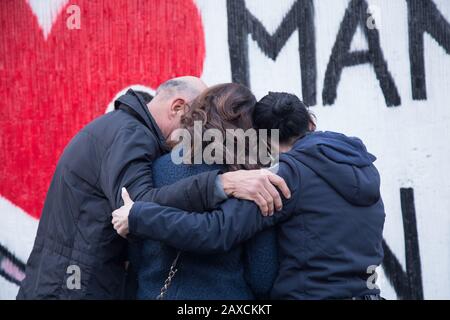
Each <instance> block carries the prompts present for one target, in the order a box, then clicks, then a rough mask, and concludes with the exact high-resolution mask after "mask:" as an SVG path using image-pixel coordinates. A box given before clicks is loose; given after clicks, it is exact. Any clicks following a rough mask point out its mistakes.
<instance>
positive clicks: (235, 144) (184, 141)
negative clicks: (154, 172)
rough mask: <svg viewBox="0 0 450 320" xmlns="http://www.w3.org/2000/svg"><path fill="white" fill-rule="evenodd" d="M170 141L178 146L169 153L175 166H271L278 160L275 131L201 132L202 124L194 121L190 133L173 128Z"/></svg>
mask: <svg viewBox="0 0 450 320" xmlns="http://www.w3.org/2000/svg"><path fill="white" fill-rule="evenodd" d="M171 138H172V139H173V140H174V141H177V142H178V144H177V145H176V146H175V147H174V149H173V150H172V153H171V159H172V162H173V163H175V164H182V163H183V164H202V163H205V164H219V165H260V166H273V165H275V164H276V163H277V162H278V157H279V148H278V146H279V130H278V129H271V130H266V129H259V130H256V129H248V130H243V129H226V130H225V132H222V131H221V130H219V129H212V128H211V129H206V130H203V123H202V121H194V127H193V134H192V133H191V131H190V130H188V129H183V128H180V129H177V130H175V131H174V133H173V134H172V136H171Z"/></svg>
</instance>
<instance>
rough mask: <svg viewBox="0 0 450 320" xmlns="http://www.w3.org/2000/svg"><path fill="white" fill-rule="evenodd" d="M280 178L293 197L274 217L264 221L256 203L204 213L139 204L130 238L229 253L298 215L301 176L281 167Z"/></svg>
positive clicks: (239, 203)
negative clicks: (297, 178)
mask: <svg viewBox="0 0 450 320" xmlns="http://www.w3.org/2000/svg"><path fill="white" fill-rule="evenodd" d="M281 168H284V170H281ZM282 171H283V172H282ZM279 174H280V176H282V177H283V178H285V180H286V182H287V183H288V186H289V188H290V189H291V194H292V196H291V198H290V199H289V200H286V199H284V201H283V209H282V210H281V211H279V212H276V213H275V214H274V215H273V216H271V217H263V216H262V215H261V212H260V210H259V208H258V207H257V206H256V205H255V204H254V203H253V202H251V201H246V200H239V199H229V200H227V201H225V202H224V203H223V204H221V205H220V207H219V209H217V210H214V211H212V212H203V213H198V212H194V213H189V212H187V211H183V210H180V209H175V208H171V207H164V206H160V205H158V204H156V203H149V202H147V203H146V202H136V203H134V205H133V207H132V209H131V212H130V215H129V230H130V234H131V235H132V236H138V237H147V238H149V239H152V240H156V241H161V242H164V243H165V244H167V245H170V246H172V247H175V248H177V249H180V250H184V251H191V252H196V253H217V252H225V251H228V250H230V249H231V248H233V247H234V246H235V245H237V244H239V243H241V242H243V241H246V240H248V239H249V238H251V237H252V236H254V235H255V234H256V233H257V232H259V231H261V230H263V229H265V228H268V227H271V226H273V225H275V224H276V223H278V222H281V221H284V220H285V219H287V218H289V217H290V216H291V215H292V214H293V213H294V212H295V211H296V207H297V199H298V198H297V197H298V191H297V190H298V189H299V188H297V185H296V183H299V180H298V181H297V182H295V181H294V180H295V179H296V178H295V177H298V175H297V174H296V173H295V172H292V169H291V168H289V167H288V166H286V165H285V166H280V172H279ZM142 217H145V218H142Z"/></svg>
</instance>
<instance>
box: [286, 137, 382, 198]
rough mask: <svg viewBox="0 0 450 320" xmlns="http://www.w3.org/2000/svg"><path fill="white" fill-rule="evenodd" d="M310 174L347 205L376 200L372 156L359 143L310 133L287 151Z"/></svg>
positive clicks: (377, 185) (376, 180)
mask: <svg viewBox="0 0 450 320" xmlns="http://www.w3.org/2000/svg"><path fill="white" fill-rule="evenodd" d="M288 154H290V155H292V156H293V157H294V158H295V159H296V160H298V161H300V162H301V163H303V164H304V165H305V166H307V167H308V168H310V169H311V170H312V171H314V172H315V173H316V174H317V175H318V176H319V177H320V178H322V179H323V180H325V181H326V182H327V183H328V184H329V185H330V186H331V187H332V188H333V189H334V190H336V192H338V193H339V194H340V195H341V196H342V197H343V198H345V199H346V200H347V201H348V202H350V203H351V204H353V205H357V206H371V205H373V204H374V203H376V202H377V201H378V200H379V199H380V175H379V173H378V170H377V169H376V168H375V166H374V165H373V162H374V161H375V160H376V158H375V156H373V155H372V154H370V153H369V152H368V151H367V149H366V147H365V145H364V144H363V142H362V141H361V140H360V139H358V138H354V137H347V136H346V135H344V134H340V133H336V132H313V133H310V134H307V135H306V136H305V137H303V138H301V139H299V140H298V141H297V142H296V143H295V144H294V146H293V148H292V149H291V150H290V151H289V152H288Z"/></svg>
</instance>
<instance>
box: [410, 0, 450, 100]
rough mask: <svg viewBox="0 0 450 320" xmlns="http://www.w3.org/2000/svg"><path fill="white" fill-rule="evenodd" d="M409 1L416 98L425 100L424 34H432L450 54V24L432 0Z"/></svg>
mask: <svg viewBox="0 0 450 320" xmlns="http://www.w3.org/2000/svg"><path fill="white" fill-rule="evenodd" d="M406 2H407V3H408V26H409V59H410V67H411V87H412V95H413V99H414V100H425V99H426V98H427V88H426V79H425V63H424V50H423V48H424V46H423V35H424V33H425V32H427V33H428V34H430V35H431V36H432V37H433V38H434V39H435V40H436V41H437V42H438V43H439V44H440V45H441V46H442V47H443V48H444V49H445V51H446V52H447V54H450V25H449V23H448V22H447V21H446V20H445V18H444V17H443V16H442V14H441V13H440V12H439V10H438V9H437V7H436V5H435V4H434V2H433V1H430V0H406Z"/></svg>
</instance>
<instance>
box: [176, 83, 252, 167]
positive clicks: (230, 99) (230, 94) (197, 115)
mask: <svg viewBox="0 0 450 320" xmlns="http://www.w3.org/2000/svg"><path fill="white" fill-rule="evenodd" d="M255 104H256V98H255V96H254V95H253V93H252V92H251V91H250V90H249V89H248V88H247V87H245V86H243V85H240V84H236V83H225V84H219V85H216V86H213V87H210V88H208V89H206V90H205V91H204V92H203V93H202V94H200V95H199V96H198V97H197V98H196V99H195V100H194V101H193V102H192V103H191V105H190V106H189V109H188V111H187V112H186V113H185V114H184V115H183V117H182V118H181V127H182V128H185V129H187V130H188V131H189V132H190V134H191V137H192V139H193V138H194V121H201V122H202V124H203V126H202V132H201V134H202V135H203V132H204V131H205V130H207V129H217V130H219V131H220V132H221V133H222V137H224V141H223V145H222V146H221V147H222V148H223V149H222V150H223V152H222V154H223V163H224V164H227V167H228V169H229V170H239V169H253V168H256V167H257V166H255V165H251V164H249V161H247V160H248V157H247V155H248V146H246V151H245V155H246V161H245V163H244V164H238V163H237V162H238V161H237V154H238V153H237V152H236V151H235V150H227V148H226V141H225V138H226V137H227V135H226V130H227V129H243V130H244V131H245V130H248V129H250V128H253V121H252V113H253V109H254V107H255ZM235 142H236V141H235ZM202 143H203V145H202V148H203V149H204V148H205V147H206V146H207V145H208V144H210V143H211V142H202ZM235 145H236V144H235ZM231 151H233V154H234V157H235V158H234V161H233V163H232V164H228V163H227V162H226V155H227V153H228V152H231ZM194 152H195V150H194V145H192V148H191V155H193V154H194Z"/></svg>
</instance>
